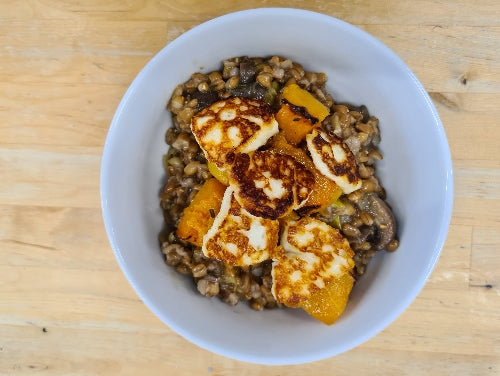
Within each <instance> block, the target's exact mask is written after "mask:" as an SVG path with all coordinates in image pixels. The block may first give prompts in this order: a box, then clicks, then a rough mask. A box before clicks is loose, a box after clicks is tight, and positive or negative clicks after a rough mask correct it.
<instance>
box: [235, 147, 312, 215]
mask: <svg viewBox="0 0 500 376" xmlns="http://www.w3.org/2000/svg"><path fill="white" fill-rule="evenodd" d="M229 183H230V185H232V186H234V187H235V197H236V200H237V201H238V202H239V203H240V205H241V206H243V207H244V208H245V209H246V210H247V211H249V212H250V213H252V214H253V215H256V216H259V217H264V218H269V219H277V218H280V217H283V216H285V215H287V214H289V213H290V212H291V211H292V210H294V209H298V208H300V207H302V206H303V205H304V204H305V202H306V201H307V198H308V197H309V194H310V192H311V189H312V187H313V185H314V175H313V173H312V172H310V171H309V170H308V169H307V168H306V167H305V166H304V165H303V164H301V163H299V162H297V161H296V160H295V159H294V158H293V157H291V156H289V155H284V154H279V153H276V152H274V151H272V150H264V151H255V152H254V153H251V154H237V155H236V156H235V159H234V164H233V166H232V167H231V172H230V175H229Z"/></svg>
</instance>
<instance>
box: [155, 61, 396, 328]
mask: <svg viewBox="0 0 500 376" xmlns="http://www.w3.org/2000/svg"><path fill="white" fill-rule="evenodd" d="M326 79H327V78H326V75H325V74H323V73H314V72H306V71H304V69H303V68H302V66H301V65H300V64H299V63H297V62H293V61H292V60H290V59H287V58H283V57H279V56H272V57H269V58H262V57H252V58H249V57H236V58H230V59H227V60H224V61H223V63H222V69H221V70H219V71H212V72H210V73H208V74H204V73H200V72H196V73H193V74H192V76H191V77H190V79H189V80H188V81H186V82H185V83H183V84H181V85H179V86H177V87H176V88H175V90H174V92H173V94H172V96H171V98H170V100H169V102H168V105H167V109H168V110H169V111H171V113H172V119H173V127H171V128H169V129H168V130H167V132H166V137H165V138H166V143H167V144H168V145H170V148H169V150H168V153H167V154H166V155H165V157H164V166H165V170H166V174H167V182H166V184H165V186H164V188H163V190H162V192H161V195H160V202H161V207H162V209H163V212H164V218H165V223H166V226H165V231H164V232H162V234H160V242H161V248H162V251H163V254H164V255H165V261H166V263H167V265H170V266H173V267H175V268H176V270H177V271H178V272H179V273H181V274H186V275H191V276H192V278H193V280H194V282H195V283H196V287H197V290H198V291H199V292H200V293H201V294H202V295H205V296H208V297H212V296H218V297H219V298H220V299H221V300H222V301H223V302H226V303H228V304H230V305H235V304H237V303H238V302H239V301H240V300H245V301H249V302H250V306H251V307H252V308H254V309H257V310H262V309H264V308H275V307H294V308H297V307H301V308H303V309H304V310H306V311H307V312H308V313H309V314H311V315H312V316H313V317H315V318H317V319H319V320H321V321H322V322H325V323H327V324H331V323H333V322H335V320H336V319H337V318H338V317H339V316H340V314H341V313H342V311H343V309H344V307H345V305H346V303H347V300H348V296H349V293H350V291H351V289H352V287H353V285H354V283H355V280H356V279H358V278H360V277H361V276H362V275H363V274H364V272H365V270H366V267H367V264H368V262H369V260H370V258H371V257H373V255H374V254H375V253H376V252H378V251H381V250H383V249H385V250H387V251H394V250H395V249H396V248H397V247H398V240H397V236H396V220H395V218H394V215H393V214H392V211H391V209H390V207H389V206H388V205H387V203H386V202H385V190H384V188H383V187H382V185H381V183H380V181H379V179H378V178H377V176H376V174H375V163H376V161H377V160H380V159H381V158H382V154H381V152H380V151H379V150H378V147H377V146H378V144H379V142H380V132H379V128H378V120H377V118H375V117H374V116H371V115H370V114H369V112H368V109H367V108H366V107H365V106H354V105H351V104H341V103H336V102H335V101H334V99H333V98H332V96H331V95H330V94H329V93H327V92H326V90H325V83H326Z"/></svg>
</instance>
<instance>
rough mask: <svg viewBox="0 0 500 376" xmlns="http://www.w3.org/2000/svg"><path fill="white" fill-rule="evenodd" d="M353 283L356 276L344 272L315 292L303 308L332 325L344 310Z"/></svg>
mask: <svg viewBox="0 0 500 376" xmlns="http://www.w3.org/2000/svg"><path fill="white" fill-rule="evenodd" d="M353 284H354V278H353V277H352V276H351V275H350V274H349V273H346V274H343V275H341V276H340V277H339V278H338V279H335V280H333V281H331V282H330V283H329V284H327V285H326V286H325V287H323V288H322V289H321V290H318V291H316V292H315V293H313V294H312V295H311V297H310V298H309V299H308V300H306V301H305V302H303V303H302V304H301V308H302V309H303V310H304V311H306V312H307V313H308V314H310V315H311V316H312V317H314V318H315V319H316V320H319V321H321V322H323V323H325V324H327V325H332V324H333V323H334V322H335V321H337V319H338V318H339V317H340V315H341V314H342V312H344V309H345V307H346V305H347V301H348V300H349V294H350V293H351V290H352V286H353Z"/></svg>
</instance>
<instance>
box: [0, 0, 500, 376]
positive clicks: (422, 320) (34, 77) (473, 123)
mask: <svg viewBox="0 0 500 376" xmlns="http://www.w3.org/2000/svg"><path fill="white" fill-rule="evenodd" d="M262 6H266V7H268V6H287V7H298V8H303V9H310V10H314V11H319V12H323V13H325V14H329V15H331V16H334V17H338V18H341V19H343V20H345V21H348V22H350V23H353V24H355V25H356V26H359V27H361V28H362V29H364V30H366V31H368V32H369V33H371V34H372V35H374V36H375V37H376V38H378V39H380V40H381V41H382V42H383V43H385V44H386V45H388V46H389V47H390V48H391V49H393V50H394V51H395V52H396V53H397V54H398V55H399V56H400V57H401V58H402V59H403V60H404V61H405V62H406V63H407V64H408V66H409V67H410V68H411V69H412V70H413V71H414V72H415V73H416V75H417V76H418V78H419V79H420V81H421V82H422V84H423V85H424V87H425V88H426V90H427V91H428V92H429V93H430V95H431V97H432V99H433V101H434V103H435V104H436V107H437V109H438V112H439V114H440V116H441V120H442V122H443V125H444V127H445V130H446V133H447V137H448V141H449V145H450V149H451V153H452V158H453V167H454V181H455V200H454V208H453V217H452V220H451V226H450V229H449V235H448V238H447V241H446V244H445V247H444V249H443V252H442V255H441V258H440V259H439V261H438V263H437V265H436V268H435V270H434V272H433V273H432V275H431V276H430V278H429V281H428V283H427V284H426V286H425V288H424V289H423V291H422V292H421V293H420V294H419V296H418V297H417V299H416V300H415V301H414V302H413V303H412V304H411V305H410V307H409V308H408V309H407V310H406V311H405V312H404V313H403V314H402V315H401V316H400V317H399V318H398V319H396V321H395V322H393V323H392V324H391V325H390V326H389V327H388V328H386V329H385V330H384V331H383V332H381V333H380V334H379V335H377V336H376V337H375V338H373V339H371V340H369V341H368V342H366V343H365V344H363V345H361V346H359V347H357V348H355V349H353V350H351V351H349V352H347V353H344V354H341V355H339V356H336V357H334V358H330V359H325V360H323V361H319V362H315V363H311V364H304V365H299V366H290V367H265V366H258V365H250V364H246V363H242V362H238V361H234V360H231V359H227V358H224V357H220V356H217V355H214V354H212V353H209V352H208V351H205V350H203V349H200V348H198V347H196V346H195V345H193V344H191V343H189V342H188V341H186V340H185V339H183V338H181V337H180V336H179V335H177V334H176V333H174V332H173V331H171V330H170V329H169V328H168V327H166V326H165V325H164V324H162V323H161V322H160V321H159V320H158V319H157V318H156V317H155V316H154V315H153V314H152V313H151V312H150V311H149V310H148V309H147V308H146V307H145V305H144V304H143V303H142V302H141V301H140V299H139V298H138V297H137V295H136V294H135V293H134V291H133V290H132V288H131V287H130V285H129V284H128V283H127V281H126V279H125V277H124V276H123V274H122V272H121V270H120V269H119V267H118V265H117V263H116V261H115V259H114V256H113V253H112V251H111V249H110V247H109V244H108V241H107V238H106V234H105V231H104V226H103V222H102V217H101V212H100V202H99V171H100V161H101V153H102V147H103V144H104V140H105V137H106V133H107V130H108V127H109V124H110V121H111V118H112V116H113V114H114V111H115V109H116V106H117V105H118V103H119V101H120V99H121V97H122V95H123V94H124V92H125V90H126V89H127V87H128V85H129V84H130V82H131V81H132V80H133V78H134V77H135V76H136V75H137V73H138V72H139V71H140V69H141V68H142V67H143V66H144V65H145V64H146V63H147V61H148V60H149V59H150V58H151V57H152V56H153V55H154V54H155V53H156V52H158V51H159V50H160V49H161V48H162V47H163V46H164V45H165V44H166V43H168V42H170V41H172V40H173V39H175V38H176V37H177V36H179V35H180V34H182V33H183V32H185V31H187V30H189V29H190V28H192V27H194V26H196V25H198V24H199V23H201V22H203V21H206V20H208V19H211V18H213V17H217V16H219V15H222V14H226V13H229V12H232V11H236V10H242V9H248V8H255V7H262ZM499 103H500V6H499V5H498V2H497V1H493V0H485V1H481V2H478V1H467V0H460V1H444V0H435V1H427V0H425V1H413V0H411V1H410V0H374V1H370V2H368V1H359V0H356V1H348V0H339V1H335V2H331V1H323V0H315V1H308V2H306V1H300V0H290V1H286V2H285V1H281V0H271V1H264V0H259V1H258V0H245V1H243V0H236V1H232V2H206V1H199V0H183V1H181V0H170V1H154V0H143V1H139V0H137V1H134V0H131V1H121V0H111V1H98V0H87V1H72V0H64V1H57V0H21V1H15V2H14V1H12V2H9V1H3V2H0V177H1V179H0V254H1V256H2V257H0V276H1V277H0V374H2V375H31V374H35V373H37V374H50V375H68V374H78V375H117V374H123V375H137V374H140V375H142V374H151V375H156V374H172V375H208V376H215V375H221V376H223V375H224V376H225V375H228V376H229V375H262V376H263V375H292V376H293V375H312V374H314V375H318V376H322V375H331V374H332V373H334V374H337V375H352V374H361V375H365V374H367V375H434V374H439V375H453V376H455V375H497V374H499V373H500V272H499V270H500V256H499V250H500V193H499V192H500V154H499V147H498V140H499V139H500V127H499V125H498V119H499V118H500V108H499V106H498V105H499Z"/></svg>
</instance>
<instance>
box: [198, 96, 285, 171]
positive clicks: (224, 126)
mask: <svg viewBox="0 0 500 376" xmlns="http://www.w3.org/2000/svg"><path fill="white" fill-rule="evenodd" d="M191 130H192V132H193V134H194V136H195V138H196V141H197V142H198V144H199V145H200V147H201V149H202V150H203V152H204V154H205V157H206V158H207V160H209V161H211V162H213V163H215V164H216V165H217V167H219V168H226V167H227V165H230V164H231V163H232V158H233V156H234V154H235V153H249V152H252V151H254V150H257V149H258V148H259V147H260V146H262V145H264V144H265V143H266V142H267V140H268V139H269V138H270V137H272V136H273V135H274V134H276V133H278V131H279V129H278V122H277V121H276V119H275V118H274V114H273V111H272V109H271V108H270V107H269V105H267V103H265V102H263V101H259V100H256V99H249V98H241V97H232V98H228V99H224V100H220V101H218V102H215V103H213V104H212V105H210V106H208V107H206V108H204V109H203V110H201V111H200V112H198V113H197V114H196V115H195V116H193V118H192V119H191Z"/></svg>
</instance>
